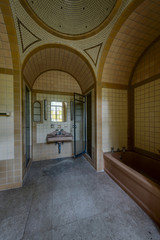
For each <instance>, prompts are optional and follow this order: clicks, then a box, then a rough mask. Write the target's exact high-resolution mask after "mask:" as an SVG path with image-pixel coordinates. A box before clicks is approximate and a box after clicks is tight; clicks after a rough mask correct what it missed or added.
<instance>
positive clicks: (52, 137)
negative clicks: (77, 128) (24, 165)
mask: <svg viewBox="0 0 160 240" xmlns="http://www.w3.org/2000/svg"><path fill="white" fill-rule="evenodd" d="M46 140H47V143H58V142H72V140H73V137H72V134H71V133H67V132H66V131H64V130H63V129H61V130H60V131H58V130H56V131H53V132H52V133H49V134H47V137H46Z"/></svg>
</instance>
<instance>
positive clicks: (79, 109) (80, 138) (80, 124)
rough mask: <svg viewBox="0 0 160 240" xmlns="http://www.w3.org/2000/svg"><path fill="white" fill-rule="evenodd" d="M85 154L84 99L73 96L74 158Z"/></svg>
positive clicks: (76, 95) (81, 96)
mask: <svg viewBox="0 0 160 240" xmlns="http://www.w3.org/2000/svg"><path fill="white" fill-rule="evenodd" d="M85 152H86V97H85V96H83V95H80V94H77V93H75V94H74V157H77V156H79V155H81V154H83V153H85Z"/></svg>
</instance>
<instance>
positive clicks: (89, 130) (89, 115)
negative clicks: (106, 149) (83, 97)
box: [86, 93, 92, 158]
mask: <svg viewBox="0 0 160 240" xmlns="http://www.w3.org/2000/svg"><path fill="white" fill-rule="evenodd" d="M86 114H87V153H88V155H89V156H90V158H92V94H91V93H89V94H88V95H87V113H86Z"/></svg>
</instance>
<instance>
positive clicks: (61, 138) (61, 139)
mask: <svg viewBox="0 0 160 240" xmlns="http://www.w3.org/2000/svg"><path fill="white" fill-rule="evenodd" d="M71 141H72V136H70V137H65V136H55V137H48V138H47V143H54V142H71Z"/></svg>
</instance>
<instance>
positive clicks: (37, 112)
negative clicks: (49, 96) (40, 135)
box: [33, 101, 42, 122]
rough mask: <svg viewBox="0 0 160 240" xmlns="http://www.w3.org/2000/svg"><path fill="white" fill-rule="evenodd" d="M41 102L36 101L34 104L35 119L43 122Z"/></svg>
mask: <svg viewBox="0 0 160 240" xmlns="http://www.w3.org/2000/svg"><path fill="white" fill-rule="evenodd" d="M41 115H42V113H41V103H40V102H39V101H35V102H34V104H33V121H34V122H41Z"/></svg>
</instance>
